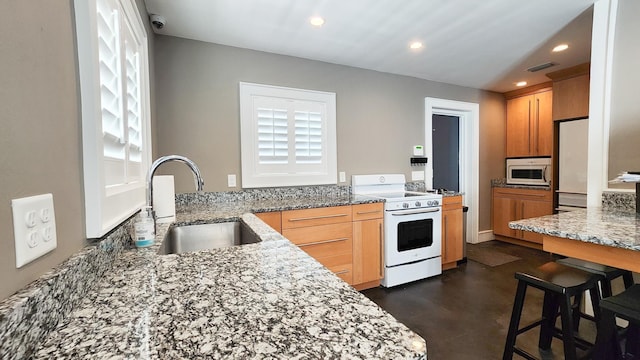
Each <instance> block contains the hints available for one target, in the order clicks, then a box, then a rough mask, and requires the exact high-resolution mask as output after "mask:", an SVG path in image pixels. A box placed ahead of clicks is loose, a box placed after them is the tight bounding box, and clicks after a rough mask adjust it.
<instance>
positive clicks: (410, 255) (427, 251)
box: [352, 174, 442, 287]
mask: <svg viewBox="0 0 640 360" xmlns="http://www.w3.org/2000/svg"><path fill="white" fill-rule="evenodd" d="M405 183H406V181H405V177H404V175H403V174H379V175H354V176H353V177H352V189H353V193H354V194H358V195H366V196H370V197H376V198H380V199H384V200H385V203H384V210H385V212H384V213H385V214H384V278H383V279H382V281H381V283H382V286H385V287H392V286H396V285H400V284H404V283H408V282H411V281H416V280H420V279H424V278H427V277H431V276H435V275H439V274H441V273H442V259H441V252H442V251H441V249H442V195H439V194H432V193H423V192H414V191H406V190H405Z"/></svg>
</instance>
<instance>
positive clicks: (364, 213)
mask: <svg viewBox="0 0 640 360" xmlns="http://www.w3.org/2000/svg"><path fill="white" fill-rule="evenodd" d="M381 212H382V211H380V210H371V211H358V212H356V214H358V215H367V214H377V213H381Z"/></svg>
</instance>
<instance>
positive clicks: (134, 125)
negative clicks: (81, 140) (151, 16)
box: [123, 25, 144, 182]
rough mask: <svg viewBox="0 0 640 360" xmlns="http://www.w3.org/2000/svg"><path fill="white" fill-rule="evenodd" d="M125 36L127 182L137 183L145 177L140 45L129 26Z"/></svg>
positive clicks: (124, 77)
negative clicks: (143, 167) (143, 165)
mask: <svg viewBox="0 0 640 360" xmlns="http://www.w3.org/2000/svg"><path fill="white" fill-rule="evenodd" d="M127 30H128V31H127V32H125V36H124V53H125V56H124V63H125V66H124V72H125V74H123V82H124V84H125V88H126V96H125V101H126V111H125V113H124V115H125V116H126V122H127V158H126V161H127V169H126V174H127V182H129V181H136V180H137V179H139V178H140V177H141V175H142V176H143V175H144V174H143V171H142V149H143V142H142V120H141V111H140V103H141V100H140V51H139V48H140V45H139V44H138V42H137V41H136V39H135V37H134V35H133V31H132V30H131V29H130V28H129V26H128V25H127Z"/></svg>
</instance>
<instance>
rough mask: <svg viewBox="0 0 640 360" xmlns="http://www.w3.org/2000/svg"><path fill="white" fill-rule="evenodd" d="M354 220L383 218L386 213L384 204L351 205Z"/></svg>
mask: <svg viewBox="0 0 640 360" xmlns="http://www.w3.org/2000/svg"><path fill="white" fill-rule="evenodd" d="M351 211H352V212H351V216H352V218H353V221H361V220H371V219H381V218H382V216H383V215H384V210H383V204H382V203H374V204H360V205H353V206H352V207H351Z"/></svg>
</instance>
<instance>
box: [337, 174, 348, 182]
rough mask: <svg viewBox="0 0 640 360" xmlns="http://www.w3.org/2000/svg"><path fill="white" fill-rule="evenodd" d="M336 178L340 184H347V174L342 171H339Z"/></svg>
mask: <svg viewBox="0 0 640 360" xmlns="http://www.w3.org/2000/svg"><path fill="white" fill-rule="evenodd" d="M338 176H339V177H340V182H347V174H345V172H344V171H340V172H339V173H338Z"/></svg>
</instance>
